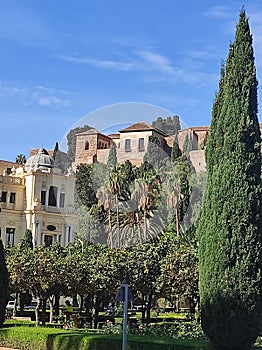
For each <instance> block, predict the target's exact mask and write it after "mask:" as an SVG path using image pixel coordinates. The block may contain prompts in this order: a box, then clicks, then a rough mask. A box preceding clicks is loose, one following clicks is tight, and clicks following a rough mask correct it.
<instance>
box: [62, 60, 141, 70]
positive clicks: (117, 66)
mask: <svg viewBox="0 0 262 350" xmlns="http://www.w3.org/2000/svg"><path fill="white" fill-rule="evenodd" d="M64 60H66V61H68V62H72V63H80V64H87V65H89V66H95V67H98V68H102V69H112V70H119V71H130V70H133V69H134V66H135V62H122V61H118V60H113V59H98V58H91V57H74V56H65V57H64Z"/></svg>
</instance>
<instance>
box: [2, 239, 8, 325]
mask: <svg viewBox="0 0 262 350" xmlns="http://www.w3.org/2000/svg"><path fill="white" fill-rule="evenodd" d="M8 299H9V276H8V270H7V267H6V261H5V256H4V247H3V242H2V240H1V239H0V328H1V327H2V326H3V323H4V321H5V308H6V305H7V302H8Z"/></svg>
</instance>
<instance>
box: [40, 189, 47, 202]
mask: <svg viewBox="0 0 262 350" xmlns="http://www.w3.org/2000/svg"><path fill="white" fill-rule="evenodd" d="M45 198H46V191H41V204H43V205H45Z"/></svg>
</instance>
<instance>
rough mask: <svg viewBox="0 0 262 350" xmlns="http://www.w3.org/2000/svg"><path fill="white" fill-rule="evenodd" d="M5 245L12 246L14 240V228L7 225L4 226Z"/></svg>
mask: <svg viewBox="0 0 262 350" xmlns="http://www.w3.org/2000/svg"><path fill="white" fill-rule="evenodd" d="M5 240H6V245H9V246H11V247H13V246H14V242H15V228H11V227H7V228H6V239H5Z"/></svg>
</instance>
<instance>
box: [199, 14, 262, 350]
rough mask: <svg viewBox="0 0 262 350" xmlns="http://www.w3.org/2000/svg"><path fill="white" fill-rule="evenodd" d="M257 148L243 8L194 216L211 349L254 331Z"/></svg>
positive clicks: (240, 345)
mask: <svg viewBox="0 0 262 350" xmlns="http://www.w3.org/2000/svg"><path fill="white" fill-rule="evenodd" d="M260 146H261V140H260V131H259V123H258V118H257V79H256V70H255V65H254V55H253V48H252V36H251V34H250V28H249V23H248V20H247V18H246V14H245V11H244V10H242V11H241V12H240V17H239V22H238V24H237V27H236V34H235V41H234V43H233V44H231V45H230V49H229V55H228V59H227V62H226V66H225V67H222V71H221V79H220V84H219V91H218V93H217V95H216V98H215V102H214V106H213V111H212V123H211V130H210V134H209V137H208V140H207V148H206V161H207V176H208V179H207V188H206V193H205V198H204V204H203V208H202V213H201V216H200V219H199V222H198V234H199V258H200V266H199V270H200V283H199V287H200V300H201V322H202V327H203V330H204V332H205V333H206V334H207V336H208V337H209V338H210V340H211V343H212V345H213V347H214V348H215V349H220V350H224V349H228V350H247V349H250V346H251V345H252V344H253V342H254V341H255V340H256V338H257V336H258V332H259V323H260V322H259V319H260V313H261V294H262V283H261V268H262V261H261V259H262V242H261V241H262V238H261V236H262V221H261V212H262V206H261V180H260V175H261V153H260Z"/></svg>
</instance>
